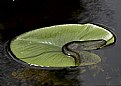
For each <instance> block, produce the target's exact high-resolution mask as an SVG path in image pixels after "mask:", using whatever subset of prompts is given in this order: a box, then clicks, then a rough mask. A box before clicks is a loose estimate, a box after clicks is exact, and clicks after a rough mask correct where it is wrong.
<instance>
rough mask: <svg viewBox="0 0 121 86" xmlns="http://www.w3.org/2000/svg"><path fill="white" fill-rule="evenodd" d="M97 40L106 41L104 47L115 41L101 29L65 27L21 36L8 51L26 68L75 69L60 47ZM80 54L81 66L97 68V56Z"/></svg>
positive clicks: (36, 31)
mask: <svg viewBox="0 0 121 86" xmlns="http://www.w3.org/2000/svg"><path fill="white" fill-rule="evenodd" d="M100 39H101V40H105V41H106V44H105V45H104V46H107V45H110V44H112V43H114V41H115V38H114V35H113V34H112V33H111V32H109V31H108V30H106V29H104V28H102V27H99V26H96V25H93V24H64V25H55V26H50V27H44V28H39V29H36V30H32V31H29V32H26V33H24V34H21V35H19V36H17V37H16V38H15V39H13V40H12V41H11V43H10V49H11V51H12V53H13V54H14V55H15V56H16V57H17V58H18V59H20V60H22V61H24V62H26V63H29V64H35V65H38V66H49V67H67V66H75V60H74V58H73V57H71V56H67V55H65V54H64V53H63V52H62V47H63V46H64V45H65V44H66V43H69V42H72V41H86V40H100ZM104 46H103V47H104ZM82 52H83V53H82ZM82 52H81V53H82V61H81V63H80V66H85V65H91V64H96V63H98V62H100V61H101V59H100V57H99V56H98V55H95V54H93V53H90V52H86V51H82ZM83 57H84V58H83ZM87 58H88V59H87Z"/></svg>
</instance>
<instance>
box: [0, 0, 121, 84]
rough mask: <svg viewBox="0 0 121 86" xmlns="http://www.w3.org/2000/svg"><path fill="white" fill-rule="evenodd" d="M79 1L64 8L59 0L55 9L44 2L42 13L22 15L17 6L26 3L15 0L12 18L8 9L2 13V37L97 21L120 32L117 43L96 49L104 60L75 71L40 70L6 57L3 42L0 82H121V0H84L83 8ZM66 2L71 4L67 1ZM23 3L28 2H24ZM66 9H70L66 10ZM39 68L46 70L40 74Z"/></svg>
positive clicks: (0, 58)
mask: <svg viewBox="0 0 121 86" xmlns="http://www.w3.org/2000/svg"><path fill="white" fill-rule="evenodd" d="M47 1H48V0H46V2H47ZM78 1H79V0H78ZM78 1H77V2H76V1H75V2H74V4H77V5H73V6H71V5H72V4H71V3H68V4H71V5H67V6H71V8H68V7H66V6H64V5H65V4H64V5H63V8H61V7H59V6H57V5H56V3H57V2H56V1H55V2H56V3H54V1H53V3H52V4H51V5H52V6H53V4H54V5H56V6H57V8H55V7H54V6H53V7H50V8H49V7H48V8H46V5H45V6H44V5H43V8H41V9H40V10H41V11H42V13H41V12H36V11H35V14H34V13H33V14H30V13H31V11H28V13H27V12H25V14H24V13H23V14H22V13H21V12H22V11H21V12H20V13H19V12H18V11H17V9H19V10H20V8H19V6H20V7H21V4H24V3H23V2H24V1H21V2H20V1H19V0H15V1H14V2H15V4H16V5H13V4H12V5H11V9H12V10H11V11H8V12H10V14H9V16H8V17H7V15H8V14H7V12H4V11H1V14H0V23H1V24H0V31H1V37H2V40H3V42H4V41H5V40H8V39H9V38H12V37H14V36H16V35H18V34H20V33H23V32H25V31H28V30H31V29H35V28H38V27H44V26H50V25H55V24H64V23H96V24H101V25H106V26H108V27H110V29H111V31H113V32H114V34H116V38H117V42H116V44H115V45H114V46H112V47H109V48H104V49H102V50H99V51H97V52H96V53H97V54H99V55H100V56H101V58H102V62H101V63H99V64H97V65H93V66H89V67H86V68H84V69H80V70H75V71H72V70H71V71H69V70H63V71H59V72H58V71H47V70H45V71H44V73H43V70H42V71H40V70H31V69H28V68H27V69H26V68H25V67H23V66H22V65H20V64H18V63H16V62H14V61H12V60H9V58H6V56H5V54H4V53H3V44H4V43H3V42H2V43H1V44H0V51H1V52H0V85H1V86H5V85H6V86H18V85H19V86H28V85H29V86H39V84H43V85H45V86H46V85H49V84H50V85H54V84H55V83H56V85H57V84H58V85H70V86H71V85H77V86H83V85H85V86H89V85H121V67H120V65H121V63H120V60H121V58H120V55H119V54H120V49H121V41H120V40H119V39H120V38H119V37H121V34H120V31H121V30H120V27H121V23H120V20H121V17H120V15H121V10H120V4H121V1H120V0H115V1H114V0H80V7H79V2H78ZM18 2H19V3H18ZM33 2H34V1H33ZM46 2H45V3H46ZM68 2H69V1H68ZM70 2H71V1H70ZM72 2H73V1H72ZM49 3H50V2H49ZM65 3H66V4H67V2H65ZM9 4H11V2H9ZM31 4H32V3H31ZM33 4H36V3H33ZM38 5H39V4H38ZM51 5H50V6H51ZM12 6H15V7H17V8H16V9H15V7H13V8H12ZM23 6H26V5H25V4H24V5H23ZM38 7H39V6H38ZM40 7H41V6H40ZM21 9H22V8H21ZM26 9H27V8H26ZM43 9H46V12H43ZM52 9H53V11H52V12H53V13H50V12H47V10H52ZM57 9H59V10H60V11H61V12H60V11H57ZM63 9H65V10H63ZM68 9H69V10H68ZM71 9H74V10H71ZM6 10H8V8H6ZM16 11H17V12H18V13H17V12H16ZM64 11H68V12H65V13H64ZM2 12H3V13H2ZM32 12H34V11H32ZM54 12H55V13H54ZM58 12H59V13H58ZM37 13H38V14H37ZM28 14H30V15H28ZM56 14H57V15H56ZM65 15H66V16H65ZM1 16H2V17H1ZM4 39H5V40H4ZM25 71H26V72H25ZM38 71H40V72H42V73H41V74H39V73H38ZM27 72H28V73H30V75H27ZM33 72H36V74H37V75H36V74H35V75H34V73H33ZM24 74H25V75H24ZM32 74H33V75H32ZM38 74H39V75H38ZM44 74H45V75H44ZM23 75H24V76H23ZM35 76H36V77H35ZM37 76H41V77H44V78H40V77H37ZM62 79H63V80H62ZM34 80H35V81H34Z"/></svg>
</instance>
